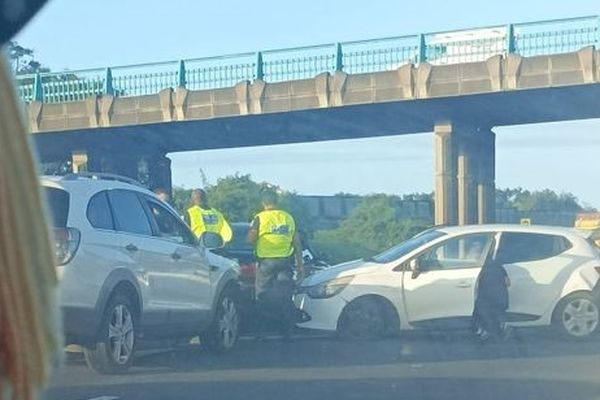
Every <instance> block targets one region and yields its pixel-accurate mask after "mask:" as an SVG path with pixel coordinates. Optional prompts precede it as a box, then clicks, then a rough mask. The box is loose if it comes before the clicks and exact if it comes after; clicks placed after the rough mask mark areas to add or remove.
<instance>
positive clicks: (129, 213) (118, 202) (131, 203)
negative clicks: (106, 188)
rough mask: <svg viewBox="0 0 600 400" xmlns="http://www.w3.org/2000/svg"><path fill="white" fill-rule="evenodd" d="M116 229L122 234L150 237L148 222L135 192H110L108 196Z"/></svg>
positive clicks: (150, 229) (150, 230)
mask: <svg viewBox="0 0 600 400" xmlns="http://www.w3.org/2000/svg"><path fill="white" fill-rule="evenodd" d="M108 197H109V200H110V205H111V208H112V211H113V215H114V217H115V223H116V228H117V230H119V231H122V232H129V233H136V234H139V235H148V236H151V235H152V228H151V225H150V221H149V220H148V217H147V216H146V212H145V211H144V208H143V207H142V203H140V199H139V198H138V196H137V194H136V193H135V192H132V191H129V190H122V189H117V190H111V191H110V192H109V194H108Z"/></svg>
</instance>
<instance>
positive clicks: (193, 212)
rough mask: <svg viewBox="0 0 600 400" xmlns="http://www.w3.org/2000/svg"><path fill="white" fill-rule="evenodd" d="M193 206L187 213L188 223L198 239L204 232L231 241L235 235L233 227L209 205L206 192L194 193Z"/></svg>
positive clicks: (224, 240)
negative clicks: (216, 234)
mask: <svg viewBox="0 0 600 400" xmlns="http://www.w3.org/2000/svg"><path fill="white" fill-rule="evenodd" d="M191 200H192V206H191V207H190V208H188V210H187V213H186V221H187V223H188V225H189V226H190V228H191V229H192V232H194V235H196V237H198V238H199V237H200V236H202V234H203V233H204V232H213V233H218V234H219V235H221V237H222V238H223V242H225V243H227V242H229V241H230V240H231V237H232V236H233V233H232V231H231V226H229V223H228V222H227V220H226V219H225V217H224V216H223V214H222V213H221V212H220V211H219V210H216V209H214V208H211V207H210V206H209V205H208V200H207V198H206V192H205V191H204V190H202V189H195V190H193V191H192V197H191Z"/></svg>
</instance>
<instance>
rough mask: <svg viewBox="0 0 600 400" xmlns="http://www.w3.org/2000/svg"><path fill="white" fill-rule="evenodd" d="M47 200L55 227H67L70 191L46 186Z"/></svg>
mask: <svg viewBox="0 0 600 400" xmlns="http://www.w3.org/2000/svg"><path fill="white" fill-rule="evenodd" d="M44 192H45V193H46V201H47V202H48V206H49V210H50V217H51V219H50V221H52V226H53V227H54V228H65V227H66V226H67V219H68V217H69V201H70V199H69V193H68V192H67V191H65V190H62V189H58V188H52V187H46V188H44Z"/></svg>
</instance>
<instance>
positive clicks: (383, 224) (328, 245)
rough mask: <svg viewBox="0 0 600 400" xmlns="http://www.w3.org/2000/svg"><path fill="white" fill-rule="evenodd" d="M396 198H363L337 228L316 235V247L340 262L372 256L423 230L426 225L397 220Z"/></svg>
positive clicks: (377, 195)
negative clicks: (358, 256) (357, 257)
mask: <svg viewBox="0 0 600 400" xmlns="http://www.w3.org/2000/svg"><path fill="white" fill-rule="evenodd" d="M399 201H400V199H399V198H398V197H397V196H389V195H385V194H376V195H370V196H366V197H364V198H363V199H362V200H361V201H360V203H359V204H358V206H357V207H356V208H355V209H354V210H352V212H351V213H350V215H349V216H348V218H346V219H345V220H344V221H343V222H342V223H341V225H340V226H339V227H338V228H337V229H333V230H329V231H321V232H317V233H316V234H315V243H314V245H315V248H316V249H317V251H319V252H322V253H324V254H326V255H327V256H328V257H327V258H328V261H330V262H333V263H337V262H341V261H346V260H349V259H352V258H356V256H357V255H359V253H360V256H363V257H369V256H371V255H373V254H375V253H378V252H380V251H382V250H385V249H387V248H389V247H391V246H393V245H395V244H398V243H400V242H401V241H403V240H405V239H407V238H409V237H411V236H413V235H415V234H416V233H418V232H419V231H421V230H423V229H424V228H425V227H426V226H425V225H426V224H425V223H422V222H417V221H414V220H409V219H399V218H397V216H396V215H397V205H398V203H399Z"/></svg>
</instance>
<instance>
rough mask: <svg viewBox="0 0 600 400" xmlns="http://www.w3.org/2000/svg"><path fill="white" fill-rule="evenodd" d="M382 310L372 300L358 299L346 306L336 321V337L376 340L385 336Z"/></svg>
mask: <svg viewBox="0 0 600 400" xmlns="http://www.w3.org/2000/svg"><path fill="white" fill-rule="evenodd" d="M385 330H386V321H385V315H384V312H383V309H382V307H381V305H380V304H379V302H378V301H377V300H376V299H374V298H359V299H357V300H354V301H352V302H350V304H348V305H347V306H346V307H345V308H344V310H343V311H342V315H341V316H340V319H339V321H338V327H337V332H338V335H339V336H340V337H342V338H344V339H351V340H366V339H376V338H379V337H382V336H383V335H384V334H385Z"/></svg>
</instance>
